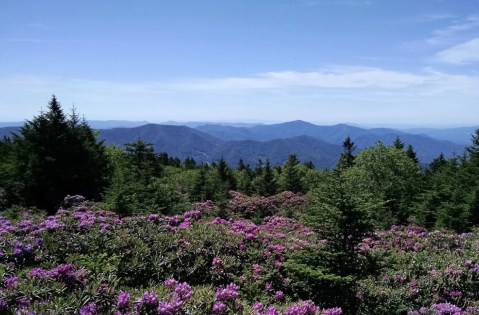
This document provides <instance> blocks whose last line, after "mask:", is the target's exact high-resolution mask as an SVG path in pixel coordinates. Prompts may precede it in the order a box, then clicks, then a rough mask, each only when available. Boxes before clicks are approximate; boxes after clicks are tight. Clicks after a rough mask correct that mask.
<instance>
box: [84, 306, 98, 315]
mask: <svg viewBox="0 0 479 315" xmlns="http://www.w3.org/2000/svg"><path fill="white" fill-rule="evenodd" d="M96 314H97V308H96V305H95V303H89V304H88V305H85V306H83V307H82V308H80V315H96Z"/></svg>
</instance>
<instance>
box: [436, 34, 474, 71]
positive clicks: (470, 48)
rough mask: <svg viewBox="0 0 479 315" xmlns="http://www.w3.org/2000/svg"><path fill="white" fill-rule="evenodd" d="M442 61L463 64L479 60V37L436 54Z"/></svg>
mask: <svg viewBox="0 0 479 315" xmlns="http://www.w3.org/2000/svg"><path fill="white" fill-rule="evenodd" d="M436 57H437V60H438V61H440V62H445V63H451V64H457V65H463V64H469V63H473V62H477V61H479V38H475V39H472V40H470V41H468V42H465V43H462V44H459V45H456V46H453V47H451V48H448V49H446V50H443V51H440V52H438V53H437V54H436Z"/></svg>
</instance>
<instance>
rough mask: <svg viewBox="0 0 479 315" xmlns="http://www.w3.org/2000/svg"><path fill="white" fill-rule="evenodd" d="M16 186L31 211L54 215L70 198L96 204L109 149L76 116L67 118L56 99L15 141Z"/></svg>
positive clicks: (29, 122)
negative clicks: (47, 211) (35, 210)
mask: <svg viewBox="0 0 479 315" xmlns="http://www.w3.org/2000/svg"><path fill="white" fill-rule="evenodd" d="M14 152H15V159H16V180H17V181H18V183H19V186H20V195H21V197H22V199H23V200H24V202H25V203H26V204H28V205H33V206H37V207H40V208H44V209H47V210H49V211H50V212H53V211H54V210H56V208H57V207H58V206H59V205H60V203H61V201H62V200H63V198H64V197H65V196H66V195H75V194H79V195H83V196H85V197H86V198H88V199H98V198H99V197H100V196H101V193H102V191H103V189H104V188H105V186H106V184H107V175H108V168H107V166H108V164H107V163H108V161H107V157H106V154H105V147H104V146H103V143H102V142H98V141H97V139H96V135H95V133H94V132H93V130H92V129H91V128H90V127H89V126H88V124H87V123H86V122H85V121H82V122H80V121H79V119H78V116H77V115H76V114H75V112H73V113H72V115H71V116H70V118H67V117H66V116H65V114H64V113H63V110H62V108H61V106H60V103H59V102H58V101H57V99H56V97H55V95H53V96H52V99H51V100H50V102H49V103H48V111H47V112H45V113H41V114H40V115H39V116H37V117H35V118H34V119H33V120H32V121H27V122H26V123H25V125H24V126H23V127H22V128H21V131H20V135H15V136H14Z"/></svg>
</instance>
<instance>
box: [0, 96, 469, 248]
mask: <svg viewBox="0 0 479 315" xmlns="http://www.w3.org/2000/svg"><path fill="white" fill-rule="evenodd" d="M343 148H344V152H343V153H342V154H341V156H340V157H338V163H337V166H336V167H335V169H333V170H316V169H315V168H314V165H313V164H312V163H311V162H301V161H300V160H299V159H298V158H297V157H296V156H295V155H291V156H289V157H288V159H287V161H286V162H285V163H284V164H283V165H271V163H270V161H269V160H268V159H266V160H258V162H257V164H256V165H254V166H251V165H247V164H245V163H244V162H243V161H241V160H240V161H239V163H238V166H237V167H236V168H232V167H230V166H229V165H228V163H227V162H226V161H225V160H224V159H220V160H219V161H216V162H215V163H211V164H198V163H196V161H195V160H194V159H192V158H187V159H185V160H184V161H181V160H179V159H178V158H176V157H171V156H169V155H168V154H167V153H155V151H154V148H153V146H152V145H151V144H149V143H145V142H144V141H143V140H141V139H137V140H136V141H134V142H133V143H129V144H126V145H125V147H124V148H117V147H113V146H109V147H107V146H105V145H104V144H103V143H102V142H100V141H98V140H97V134H96V132H95V131H94V130H92V129H91V128H90V127H89V125H88V124H87V122H86V121H85V120H84V119H80V118H79V116H78V114H77V113H76V112H75V111H74V110H73V111H72V112H71V113H70V114H69V115H67V114H65V113H64V111H63V109H62V107H61V105H60V103H59V102H58V100H57V99H56V97H55V96H53V97H52V99H51V100H50V102H49V104H48V107H47V110H46V111H45V112H41V113H40V114H39V115H38V116H36V117H34V118H33V119H32V120H31V121H27V122H26V123H25V124H24V126H23V127H22V128H21V129H20V131H19V133H18V134H12V136H11V137H5V138H4V139H3V140H1V141H0V209H6V208H8V207H10V206H12V205H14V204H19V205H25V206H31V207H38V208H39V209H45V210H47V211H48V212H50V213H54V212H55V211H56V210H57V209H58V208H59V206H60V205H61V202H62V200H63V198H64V197H65V196H66V195H76V194H78V195H83V196H85V197H86V198H88V199H91V200H95V201H98V202H102V205H103V207H105V208H107V209H110V210H114V211H116V212H118V213H120V214H121V215H123V216H128V215H134V214H141V213H163V214H175V213H180V212H183V211H185V210H188V209H189V208H190V207H191V204H192V203H193V202H198V201H206V200H212V201H214V202H215V203H217V204H218V205H219V206H224V205H225V204H226V203H227V201H228V198H230V195H229V192H230V191H232V190H234V191H239V192H241V193H242V194H245V195H248V196H265V197H266V196H272V195H275V194H277V193H280V192H283V191H292V192H295V193H301V194H304V195H307V196H308V197H309V199H310V200H311V204H310V206H309V207H308V209H305V210H304V211H303V213H301V214H298V215H301V217H302V218H303V219H305V220H308V219H309V220H310V221H311V222H312V224H321V222H326V221H328V220H329V221H331V220H332V218H334V222H335V224H337V225H338V229H342V228H344V229H345V228H346V227H348V229H351V228H353V225H354V224H357V225H358V226H359V227H356V228H357V229H358V231H359V230H362V229H366V227H367V229H370V228H387V227H389V226H391V225H393V224H410V223H414V224H418V225H421V226H424V227H427V228H449V229H454V230H457V231H467V230H469V229H471V228H472V227H473V226H474V225H476V224H478V223H479V176H478V175H479V130H477V131H476V132H475V134H474V135H473V136H472V141H471V145H470V146H469V147H468V148H467V151H466V152H465V153H464V154H463V155H462V156H456V157H453V158H448V159H446V158H445V157H444V155H442V154H441V155H440V156H438V157H437V158H436V159H435V160H434V161H433V162H432V163H431V164H430V165H429V166H427V167H426V168H425V169H423V168H421V166H420V164H419V161H418V159H417V157H416V154H415V151H414V148H413V147H412V146H410V145H409V146H407V147H406V146H405V145H404V143H402V142H401V140H400V139H399V138H397V139H396V141H395V142H394V144H393V145H392V146H385V145H384V144H382V143H380V142H378V143H376V145H375V146H373V147H371V148H368V149H365V150H363V151H361V152H359V153H357V154H356V147H355V145H354V142H353V141H352V140H351V139H350V138H349V137H348V138H347V139H345V141H344V143H343ZM352 218H354V219H352ZM348 220H349V221H348ZM351 220H352V221H351ZM341 222H342V223H341ZM341 224H343V227H342V228H340V227H339V226H340V225H341ZM351 224H352V225H351ZM336 232H337V231H336ZM336 232H335V233H336ZM360 234H362V232H361V233H359V232H358V235H360ZM348 235H349V234H348ZM349 239H350V240H352V239H354V237H350V238H349ZM343 241H344V242H346V243H347V241H346V240H343ZM341 246H345V247H347V246H349V245H347V244H342V245H341Z"/></svg>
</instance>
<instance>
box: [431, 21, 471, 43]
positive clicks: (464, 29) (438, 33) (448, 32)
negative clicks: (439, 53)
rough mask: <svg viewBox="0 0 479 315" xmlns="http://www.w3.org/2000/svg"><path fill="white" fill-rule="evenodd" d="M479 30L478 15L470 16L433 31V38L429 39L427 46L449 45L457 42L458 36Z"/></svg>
mask: <svg viewBox="0 0 479 315" xmlns="http://www.w3.org/2000/svg"><path fill="white" fill-rule="evenodd" d="M478 30H479V15H470V16H468V17H466V18H465V19H462V20H457V21H455V22H454V23H453V24H452V25H449V26H447V27H445V28H441V29H438V30H435V31H434V36H432V37H431V38H429V39H428V40H427V42H428V43H429V44H435V45H442V44H449V43H451V41H454V40H457V38H458V36H459V34H463V33H471V32H476V31H478Z"/></svg>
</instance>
